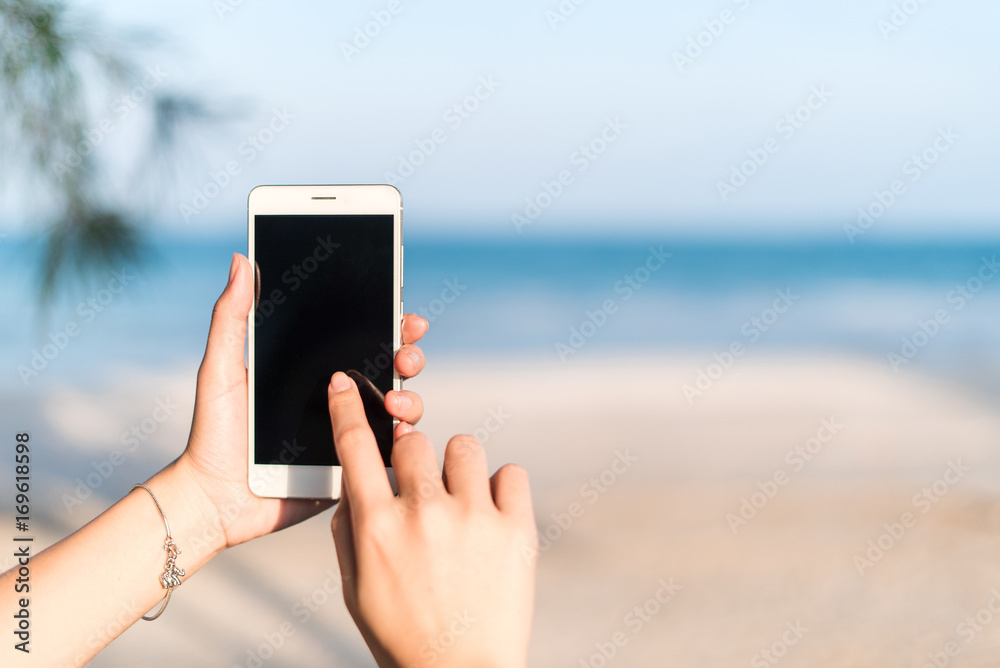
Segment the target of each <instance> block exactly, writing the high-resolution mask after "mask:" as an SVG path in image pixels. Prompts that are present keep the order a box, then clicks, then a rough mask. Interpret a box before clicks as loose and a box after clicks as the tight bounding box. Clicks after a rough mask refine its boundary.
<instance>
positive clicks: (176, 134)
mask: <svg viewBox="0 0 1000 668" xmlns="http://www.w3.org/2000/svg"><path fill="white" fill-rule="evenodd" d="M150 37H151V36H150V35H143V36H142V40H141V42H142V45H143V46H148V45H150V44H154V43H155V39H151V38H150ZM147 70H148V68H143V67H140V65H139V64H138V63H137V62H136V61H135V59H134V57H133V56H131V55H130V54H129V50H128V49H126V48H125V45H124V42H123V40H122V39H120V36H113V35H109V34H108V33H107V31H106V30H104V29H103V28H102V27H101V26H100V25H99V23H98V22H97V21H96V20H94V19H93V18H92V17H88V16H84V15H81V14H79V13H74V12H71V11H70V10H69V9H68V8H67V6H66V5H65V3H62V2H55V1H52V0H0V114H2V115H0V149H2V150H0V175H2V177H0V178H2V182H0V188H3V189H11V188H15V187H24V188H25V189H26V190H25V192H30V193H32V199H33V201H38V202H40V203H41V204H40V206H39V207H38V208H39V210H40V211H39V214H38V215H43V216H44V222H41V223H40V225H43V226H44V227H45V228H46V233H45V244H44V250H43V253H42V257H41V266H40V268H39V274H38V275H39V297H40V303H41V304H42V305H43V306H44V305H46V304H48V303H50V302H51V300H52V298H53V296H54V295H55V293H56V292H57V289H58V288H60V287H61V286H63V285H65V284H66V283H68V282H69V281H70V280H71V279H73V278H77V279H83V278H85V277H86V276H87V275H88V274H90V275H92V274H97V273H103V272H105V271H108V270H110V269H113V268H116V267H120V265H121V264H122V263H123V262H133V263H134V262H136V261H138V260H139V259H140V258H141V257H142V255H144V252H145V245H144V235H143V234H142V230H141V228H140V225H139V223H138V220H137V219H138V218H140V217H141V213H140V209H141V207H138V208H137V207H135V206H130V205H129V204H128V200H129V194H130V193H126V192H115V191H114V188H113V187H111V186H110V185H109V184H111V183H125V182H127V180H126V179H118V178H115V179H113V178H109V175H108V174H106V173H105V172H104V170H102V168H101V165H99V163H98V161H97V158H96V153H97V152H96V151H94V150H91V149H92V147H91V148H90V149H87V150H84V147H87V146H88V143H87V142H88V135H91V136H92V135H93V133H94V132H95V131H96V129H97V128H98V125H97V123H95V118H94V114H93V113H92V109H93V108H94V106H95V100H105V99H106V100H107V101H108V102H110V100H111V99H113V98H114V96H115V95H116V94H117V95H120V94H121V93H123V92H124V91H126V90H128V89H130V87H132V86H134V84H135V82H136V81H137V80H139V79H142V77H143V76H145V75H146V71H147ZM149 96H150V99H151V101H150V102H149V103H147V104H148V107H149V113H150V114H152V117H153V122H152V124H151V127H152V130H151V133H150V134H151V136H150V137H149V141H148V146H149V148H148V151H147V154H146V155H144V156H142V160H140V161H139V162H138V167H137V171H140V172H142V173H143V174H145V175H148V174H152V175H153V178H156V177H157V176H163V175H164V173H167V172H170V171H171V170H172V168H171V164H172V163H174V162H176V161H177V160H178V159H179V157H180V156H179V153H180V149H179V148H178V147H183V146H184V142H183V138H184V135H185V133H186V132H188V131H189V130H190V128H191V126H192V125H193V124H196V123H198V122H201V123H205V122H211V123H214V122H217V121H218V120H220V117H221V116H222V114H219V113H216V112H214V111H212V109H210V108H209V105H208V104H207V103H206V102H205V101H204V100H201V99H199V98H197V97H195V96H191V95H185V94H178V93H170V92H164V91H161V90H159V89H155V90H149ZM114 176H119V175H114ZM147 178H149V177H148V176H147ZM167 180H168V181H169V180H170V179H169V177H168V178H167ZM168 185H170V184H169V183H163V182H158V183H154V184H152V188H153V190H154V191H155V190H162V189H163V188H165V187H167V186H168ZM119 190H121V188H119ZM160 194H162V193H160ZM41 211H44V214H42V213H41ZM33 214H34V212H33Z"/></svg>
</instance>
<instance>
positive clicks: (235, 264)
mask: <svg viewBox="0 0 1000 668" xmlns="http://www.w3.org/2000/svg"><path fill="white" fill-rule="evenodd" d="M239 267H240V264H239V260H238V259H237V257H236V253H233V261H232V262H230V263H229V283H232V282H233V279H234V278H235V277H236V270H237V269H239ZM229 283H227V285H229Z"/></svg>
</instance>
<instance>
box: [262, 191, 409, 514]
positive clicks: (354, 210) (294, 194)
mask: <svg viewBox="0 0 1000 668" xmlns="http://www.w3.org/2000/svg"><path fill="white" fill-rule="evenodd" d="M267 214H271V215H283V214H284V215H303V214H304V215H334V216H336V215H376V214H378V215H392V216H393V267H394V274H395V275H394V280H393V296H392V303H393V322H394V327H393V346H392V348H393V351H396V350H399V347H400V345H401V344H402V340H401V336H402V335H401V333H400V325H401V323H402V318H403V301H402V287H403V285H402V277H403V266H402V261H403V243H402V242H403V220H402V219H403V200H402V196H401V195H400V193H399V191H398V190H396V188H394V187H392V186H389V185H313V186H307V185H294V186H291V185H285V186H273V185H272V186H257V187H256V188H254V189H253V190H251V191H250V195H249V197H248V198H247V250H248V257H249V259H250V266H251V267H252V268H254V271H256V264H255V255H256V253H255V249H254V216H256V215H267ZM254 280H255V281H256V276H255V279H254ZM255 310H256V299H255V300H254V308H253V309H251V311H250V314H249V316H248V318H247V341H248V345H247V457H248V459H247V481H248V483H249V486H250V491H251V492H253V493H254V494H255V495H257V496H260V497H271V498H280V499H339V498H340V476H341V467H339V466H295V465H294V464H292V465H284V464H256V463H254V429H253V424H254V362H253V359H254V328H253V318H254V312H255ZM392 369H393V380H392V385H393V389H395V390H399V389H400V387H401V381H400V377H399V374H398V373H397V372H396V370H395V365H393V367H392ZM395 422H396V421H395V420H394V421H393V423H394V424H395ZM386 472H387V475H388V476H389V479H390V482H391V483H392V486H393V488H394V489H395V486H396V485H395V483H396V481H395V476H394V474H393V470H392V469H391V468H387V469H386Z"/></svg>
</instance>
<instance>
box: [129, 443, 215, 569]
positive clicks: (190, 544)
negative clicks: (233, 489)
mask: <svg viewBox="0 0 1000 668" xmlns="http://www.w3.org/2000/svg"><path fill="white" fill-rule="evenodd" d="M147 484H148V485H149V486H150V488H151V489H153V491H154V492H155V493H156V495H157V497H159V498H160V501H161V505H162V506H163V510H164V512H165V513H167V519H168V521H169V522H170V530H171V533H172V535H173V538H174V540H175V542H176V543H177V546H178V547H179V548H180V549H181V550H182V551H183V556H182V559H183V563H184V564H187V565H188V566H190V567H191V568H192V569H193V570H189V574H190V573H192V572H194V570H197V569H198V568H201V566H203V565H204V564H206V563H208V562H209V561H211V560H212V559H213V558H214V557H215V556H217V555H218V554H219V553H221V552H222V551H223V550H224V549H225V548H226V533H225V530H224V529H223V528H222V525H221V523H220V521H219V512H218V510H217V509H216V507H215V504H214V503H213V502H212V500H211V499H210V498H209V497H208V495H207V494H206V493H205V490H204V489H203V488H202V486H201V485H200V483H199V482H198V478H197V476H196V475H195V474H194V472H193V471H192V470H191V468H190V466H188V465H187V462H186V461H185V460H184V458H183V456H181V457H179V458H178V459H176V460H174V461H173V462H171V463H170V464H168V465H167V466H166V468H164V469H163V470H162V471H160V472H159V473H158V474H156V475H155V476H153V477H152V478H151V479H150V480H149V481H148V483H147Z"/></svg>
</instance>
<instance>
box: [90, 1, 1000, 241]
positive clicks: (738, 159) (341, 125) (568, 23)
mask: <svg viewBox="0 0 1000 668" xmlns="http://www.w3.org/2000/svg"><path fill="white" fill-rule="evenodd" d="M237 1H238V0H229V2H228V4H230V5H235V6H233V7H232V11H229V12H225V13H222V14H221V15H220V11H219V8H220V7H222V6H223V2H224V0H220V1H219V2H215V3H213V2H212V1H211V0H174V1H172V2H170V3H166V2H148V3H126V2H124V1H123V0H113V1H106V2H101V3H92V4H91V5H90V6H93V8H94V9H95V10H96V11H98V12H99V13H100V14H101V15H102V16H104V17H105V19H106V22H107V23H109V24H110V25H113V26H131V27H152V28H156V29H158V30H159V31H160V33H161V34H162V35H164V36H165V37H166V38H167V39H166V40H165V43H164V44H163V45H162V46H160V47H158V48H156V49H155V50H152V51H148V52H143V53H142V54H141V55H140V59H141V60H142V61H144V62H147V63H149V64H151V65H158V66H162V67H163V68H164V69H165V70H166V71H167V72H168V73H169V76H168V77H167V79H166V83H165V84H164V85H165V86H170V87H171V88H173V89H183V90H193V91H196V92H200V93H204V94H209V95H212V96H215V97H217V98H219V99H224V100H239V101H240V106H241V108H242V113H243V118H242V119H241V120H240V121H239V122H237V123H234V124H233V125H232V126H229V127H226V128H223V129H221V130H219V131H218V132H217V133H215V134H213V136H212V137H211V138H210V140H208V141H206V142H205V145H204V147H203V148H204V152H203V154H202V155H201V156H200V157H199V159H198V160H196V161H193V162H192V164H191V165H190V166H189V167H188V168H186V170H185V173H184V176H183V178H182V181H181V187H180V193H179V195H178V197H177V198H176V199H175V200H174V201H173V203H172V204H171V205H168V206H164V207H163V210H162V213H161V215H160V216H159V218H160V220H159V222H158V225H160V226H162V227H163V228H165V229H168V230H170V231H174V232H179V233H189V232H190V233H202V232H211V233H228V232H231V231H238V230H240V229H242V226H243V224H244V221H243V216H244V211H245V199H246V194H247V192H248V191H249V190H250V188H251V187H253V186H254V185H257V184H259V183H310V182H311V183H316V182H326V183H370V182H385V181H386V180H387V177H386V175H387V173H389V172H395V171H397V169H398V166H399V160H400V157H407V156H410V155H411V154H412V152H413V151H418V152H423V154H424V155H423V156H422V158H423V159H422V164H421V165H420V166H419V167H417V168H416V169H415V170H414V172H413V174H412V175H410V176H408V177H407V178H405V180H403V181H402V182H401V183H400V185H399V187H400V189H401V190H402V192H403V195H404V201H405V205H406V208H407V223H408V226H409V227H408V229H409V230H410V232H413V231H414V229H415V228H416V229H417V230H423V231H442V232H448V233H461V234H477V233H487V234H498V235H505V234H517V232H516V230H515V225H514V223H513V222H512V218H511V217H512V214H515V213H520V214H522V215H523V214H524V213H525V211H526V210H529V211H530V206H529V205H528V203H527V202H526V200H529V199H530V200H534V201H535V203H536V204H545V205H546V206H545V207H539V211H540V212H541V213H540V215H539V216H538V217H537V219H534V220H532V221H531V223H530V224H529V225H526V226H522V227H523V229H522V234H526V235H546V234H565V233H574V232H580V233H602V232H608V231H614V232H616V233H628V232H630V231H634V232H640V233H646V232H647V231H648V230H650V229H653V228H655V229H657V230H663V231H664V232H667V233H691V234H713V235H714V234H738V235H747V234H749V235H757V234H778V235H788V234H794V235H801V234H806V235H819V236H837V235H840V236H842V235H843V226H844V225H845V224H850V223H852V222H854V221H855V220H856V219H857V217H858V213H857V209H858V207H868V206H869V205H870V204H871V203H872V202H874V201H876V199H877V196H876V194H875V193H876V191H886V190H890V189H891V185H892V183H893V181H896V180H900V181H903V182H904V185H905V190H904V191H903V194H902V195H900V196H899V197H896V200H895V201H894V202H893V203H892V205H891V206H889V207H888V210H887V211H886V212H885V214H884V215H883V216H882V217H881V218H880V219H879V220H878V226H877V228H875V229H872V230H871V232H870V233H871V235H872V236H873V237H874V236H881V235H885V236H887V237H891V236H900V235H903V236H905V235H914V234H918V235H922V234H927V233H930V234H952V233H971V234H990V233H992V223H993V221H995V220H996V218H997V214H998V213H1000V188H998V187H997V173H998V170H997V168H996V164H995V162H996V159H997V155H998V149H1000V128H998V125H997V123H996V121H995V119H996V118H997V117H998V113H997V112H998V106H1000V94H998V83H1000V81H998V79H1000V51H998V50H997V49H996V35H995V26H996V25H997V24H998V23H1000V6H998V5H997V3H994V2H987V1H985V0H976V1H973V0H969V1H965V2H951V3H945V2H933V1H930V0H927V1H925V2H924V3H923V4H921V3H920V2H918V0H907V2H898V1H897V0H891V1H890V0H863V1H862V0H846V1H844V0H841V1H839V2H832V1H828V2H809V3H805V2H801V0H799V1H798V2H795V1H793V0H752V1H751V0H718V1H713V2H687V3H679V2H652V1H646V2H640V1H624V2H623V1H619V2H615V3H612V2H609V1H608V0H586V1H585V2H583V4H581V5H579V6H577V5H575V4H574V3H573V2H572V1H571V0H566V2H564V3H563V4H564V5H565V6H567V7H570V6H571V7H575V11H573V13H572V14H571V15H569V16H567V17H565V19H566V20H564V21H561V22H559V23H558V24H557V25H555V26H554V27H553V25H552V24H551V23H552V14H549V15H547V14H546V12H547V11H551V12H557V11H558V8H559V6H560V4H559V1H558V0H549V1H543V2H527V1H524V0H509V1H507V2H504V3H483V4H470V3H466V2H453V1H442V2H432V1H431V0H420V1H419V2H417V1H415V0H409V1H408V0H398V2H396V3H390V2H389V1H388V0H376V1H369V2H356V3H346V2H335V3H320V2H304V1H286V2H283V3H281V4H280V5H279V4H278V3H264V2H260V1H259V0H242V2H239V3H238V4H237ZM904 5H905V7H904ZM894 7H895V8H898V11H897V14H896V23H897V24H899V25H898V26H893V27H898V30H894V31H893V32H891V33H889V34H883V33H884V32H885V30H880V27H879V22H880V21H891V20H892V18H893V12H894ZM391 9H396V10H397V11H396V13H395V14H392V12H391V11H390V10H391ZM904 9H909V10H910V12H911V14H906V13H905V12H903V10H904ZM914 10H915V11H914ZM373 12H376V13H379V12H381V16H382V18H383V22H384V21H385V18H386V16H391V22H388V24H387V25H385V26H384V27H380V30H379V33H378V34H377V35H376V36H375V37H373V38H371V42H370V44H368V45H367V46H365V47H364V48H363V49H360V50H359V52H357V53H353V54H352V56H351V58H347V57H346V56H345V54H344V53H343V45H344V44H345V43H348V44H350V43H351V42H352V41H353V40H354V38H355V35H356V32H355V31H356V29H358V28H361V29H362V30H363V29H364V27H365V24H366V23H368V22H370V21H373V16H372V13H373ZM724 12H725V13H724ZM899 12H903V13H899ZM904 17H905V21H903V20H902V19H903V18H904ZM706 22H708V23H707V24H706ZM885 25H886V24H883V28H885ZM889 25H891V24H889ZM713 30H714V32H715V33H717V34H714V35H713V34H711V33H712V31H713ZM371 32H374V30H371ZM699 33H701V34H700V35H699ZM699 37H700V39H701V42H702V43H703V44H704V45H705V46H704V47H703V48H702V51H701V52H700V53H699V52H698V51H697V50H695V49H692V50H691V51H690V52H689V53H688V55H690V54H694V55H695V57H694V58H691V60H690V62H687V63H685V64H684V66H683V67H678V64H677V61H676V56H675V54H676V53H677V52H681V53H683V52H684V51H685V49H686V48H687V47H688V45H689V39H693V40H698V39H699ZM484 78H485V80H486V81H493V82H495V84H498V85H496V87H495V90H492V91H491V92H490V93H489V95H488V96H486V97H485V99H482V100H479V101H476V103H475V105H473V106H476V105H478V107H477V108H476V109H475V111H473V112H469V113H467V116H468V117H467V118H462V119H461V120H462V122H461V124H460V125H458V124H457V121H455V119H456V118H459V117H457V116H456V115H455V112H453V113H452V114H451V115H450V116H448V115H446V114H447V112H448V110H449V109H452V108H453V105H455V104H456V103H461V102H462V101H463V100H464V99H465V98H467V97H468V96H469V95H470V94H473V93H474V92H475V91H476V89H477V86H480V83H479V82H481V81H482V80H484ZM485 90H486V89H485V88H482V87H481V86H480V92H481V93H482V92H483V91H485ZM815 90H825V91H827V93H828V99H825V100H824V101H822V103H817V102H818V99H817V98H816V97H815V96H813V91H815ZM811 96H812V100H811V101H812V102H813V106H814V107H815V108H814V109H807V110H806V111H802V110H801V109H800V107H801V105H803V104H806V103H807V102H809V101H810V98H811ZM274 109H279V110H287V113H288V114H290V115H292V116H294V119H291V120H290V121H288V122H287V127H284V128H283V129H282V130H281V131H280V132H279V133H277V134H275V135H274V138H273V140H272V141H271V143H269V144H267V145H266V147H265V148H264V150H262V151H259V152H257V153H255V154H254V156H253V160H252V161H251V160H249V159H248V155H249V154H248V153H247V152H244V153H241V152H240V145H241V142H242V141H244V140H245V138H246V136H247V135H248V134H257V133H258V132H260V131H261V130H262V129H263V128H264V127H266V126H267V124H268V123H269V121H270V120H271V118H272V115H273V110H274ZM796 111H798V112H799V114H800V118H805V117H808V118H807V120H805V121H803V122H799V123H798V126H799V127H795V126H790V125H789V124H788V123H786V124H785V125H784V126H782V128H783V129H782V130H779V129H778V128H779V126H778V125H777V124H778V123H779V121H780V120H781V119H782V118H783V117H785V116H786V114H789V113H791V114H794V113H796ZM807 112H808V113H807ZM97 115H98V116H99V115H100V111H99V110H98V114H97ZM448 119H450V122H449V120H448ZM616 119H617V121H616ZM609 121H611V122H612V123H615V124H616V125H615V127H618V128H619V133H618V135H616V136H615V137H614V141H613V142H610V143H606V150H605V151H604V152H603V153H602V154H600V155H595V156H594V159H590V158H583V159H581V156H582V155H583V154H581V153H579V152H578V151H579V149H580V147H581V146H584V145H587V144H589V143H590V142H592V141H594V142H596V143H595V147H596V148H602V147H604V144H602V141H601V139H599V138H600V137H601V133H602V130H603V129H604V128H606V127H608V126H607V124H608V122H609ZM127 122H128V121H127V119H126V121H123V125H124V124H126V123H127ZM136 123H138V122H136ZM279 125H280V124H279ZM789 127H793V128H794V132H791V131H790V130H789ZM130 130H131V129H130V128H124V129H122V131H121V132H119V133H117V136H114V137H111V141H109V142H108V143H107V145H106V146H105V147H104V148H103V150H106V151H108V152H111V153H114V152H116V151H117V152H125V151H127V150H128V148H129V142H128V139H127V138H128V137H129V136H130V135H129V132H130ZM435 130H440V131H439V132H438V134H437V138H438V139H439V140H440V139H441V138H442V137H443V141H434V139H433V137H434V135H433V133H434V131H435ZM941 131H945V132H948V131H950V133H951V136H952V137H956V136H957V138H956V139H954V141H953V142H952V143H951V144H950V145H949V146H948V150H947V151H946V152H943V153H942V152H940V151H938V153H939V155H936V156H935V155H934V153H935V151H934V150H932V147H933V146H934V142H935V139H936V137H937V136H938V135H939V133H940V132H941ZM442 132H443V134H442ZM265 136H266V133H265ZM429 141H430V142H432V143H431V144H428V142H429ZM769 141H771V142H772V143H770V144H768V142H769ZM432 145H433V147H434V151H433V153H430V154H429V155H428V153H429V151H428V150H424V149H421V148H420V147H421V146H423V147H425V149H426V148H427V147H429V146H432ZM767 146H770V147H771V148H774V147H775V146H776V147H777V148H776V149H775V150H774V151H773V152H767V161H766V162H764V163H763V164H761V165H759V166H756V168H754V167H755V166H754V165H746V166H745V167H744V169H745V171H746V172H752V174H751V175H750V176H748V177H747V179H746V182H745V184H742V185H740V186H739V187H738V188H736V190H735V192H733V191H730V192H729V193H728V195H727V197H725V199H724V198H723V196H722V194H721V193H720V185H719V184H720V182H726V181H727V180H728V181H729V182H730V184H732V183H734V181H732V180H731V179H732V178H733V170H734V169H737V170H739V169H741V165H743V164H744V162H745V161H746V160H748V159H753V156H755V155H756V156H757V160H758V162H761V160H760V157H761V155H762V154H761V150H764V151H767V149H766V147H767ZM925 150H927V151H930V155H931V156H932V157H935V160H936V162H934V164H932V165H929V166H928V168H927V169H926V170H923V169H921V170H920V178H919V180H915V181H914V180H910V179H911V177H910V176H907V175H906V172H905V164H906V163H907V161H908V160H910V159H911V157H912V156H914V155H919V154H922V153H923V152H924V151H925ZM416 157H417V159H418V160H419V159H420V158H421V156H420V155H417V156H416ZM233 160H235V161H236V162H237V166H238V168H239V174H237V175H235V176H233V178H232V179H231V183H229V184H228V185H227V187H225V188H224V189H222V190H221V193H220V194H219V195H218V196H217V197H215V198H213V199H211V201H210V202H209V203H208V205H207V206H206V207H205V209H204V210H203V211H199V213H198V215H196V216H189V217H188V218H189V220H188V221H184V220H183V217H182V215H181V212H180V209H179V205H180V203H183V202H192V201H194V200H195V195H194V191H195V190H196V189H197V190H201V191H203V190H204V187H205V186H206V185H207V184H209V183H210V182H211V181H210V178H211V174H212V173H217V172H218V171H220V170H223V169H225V165H226V163H227V162H230V161H233ZM584 163H586V167H587V169H586V170H585V171H580V167H581V166H583V164H584ZM911 166H912V165H911ZM564 171H565V172H568V176H567V175H566V174H565V173H563V174H562V176H563V177H565V185H564V187H562V189H561V192H559V194H558V196H557V197H555V198H553V199H552V200H551V203H550V202H549V200H548V199H546V197H545V194H544V193H545V187H544V185H543V184H544V183H549V190H550V192H555V191H558V190H559V189H558V188H557V187H555V186H553V185H552V182H553V181H558V180H559V177H560V173H561V172H564ZM735 182H736V183H740V180H739V177H736V181H735Z"/></svg>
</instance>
